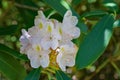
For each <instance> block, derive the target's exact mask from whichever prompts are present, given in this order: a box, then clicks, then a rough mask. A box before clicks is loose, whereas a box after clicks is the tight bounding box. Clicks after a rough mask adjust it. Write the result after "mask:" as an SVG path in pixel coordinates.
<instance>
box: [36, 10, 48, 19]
mask: <svg viewBox="0 0 120 80" xmlns="http://www.w3.org/2000/svg"><path fill="white" fill-rule="evenodd" d="M38 15H39V17H40V18H41V19H45V18H46V17H45V15H44V14H43V12H42V11H38Z"/></svg>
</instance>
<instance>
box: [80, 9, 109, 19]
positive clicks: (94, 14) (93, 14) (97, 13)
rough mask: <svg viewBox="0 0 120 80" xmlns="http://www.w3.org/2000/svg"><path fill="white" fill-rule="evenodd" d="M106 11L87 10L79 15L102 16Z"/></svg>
mask: <svg viewBox="0 0 120 80" xmlns="http://www.w3.org/2000/svg"><path fill="white" fill-rule="evenodd" d="M106 14H107V12H105V11H100V10H98V11H91V12H87V13H84V14H83V15H81V17H93V16H97V17H98V16H103V15H106Z"/></svg>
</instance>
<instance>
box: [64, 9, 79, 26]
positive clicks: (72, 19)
mask: <svg viewBox="0 0 120 80" xmlns="http://www.w3.org/2000/svg"><path fill="white" fill-rule="evenodd" d="M77 23H78V19H77V17H76V16H72V12H71V11H70V10H68V11H67V12H66V13H65V15H64V18H63V24H64V25H67V26H66V27H70V26H75V25H76V24H77Z"/></svg>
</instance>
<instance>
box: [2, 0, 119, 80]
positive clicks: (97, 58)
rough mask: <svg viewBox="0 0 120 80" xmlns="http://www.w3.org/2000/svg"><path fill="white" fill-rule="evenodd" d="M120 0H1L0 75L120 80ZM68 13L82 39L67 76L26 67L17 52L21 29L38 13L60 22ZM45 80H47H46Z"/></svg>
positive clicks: (30, 79) (32, 79) (13, 79)
mask: <svg viewBox="0 0 120 80" xmlns="http://www.w3.org/2000/svg"><path fill="white" fill-rule="evenodd" d="M119 7H120V1H119V0H0V73H1V75H2V76H0V79H1V78H4V79H5V80H7V79H8V80H48V79H49V80H55V79H57V80H71V79H73V80H77V79H78V80H93V79H95V80H98V79H106V80H115V79H120V68H119V67H120V9H119ZM68 9H70V10H71V11H72V13H73V15H74V16H76V17H77V18H78V20H79V21H78V24H77V27H78V28H80V30H81V35H80V37H79V38H78V39H75V40H73V42H74V43H75V44H76V45H77V46H78V47H79V50H78V53H77V55H76V65H75V67H73V68H68V69H67V72H62V71H61V70H55V71H54V69H53V70H51V69H49V68H48V69H46V70H45V69H43V68H37V69H32V68H31V67H30V66H29V60H28V59H27V57H26V56H25V55H24V54H21V53H20V52H19V51H20V50H19V49H20V43H19V37H20V35H21V29H22V28H25V29H28V28H30V27H32V26H33V25H34V18H35V16H36V15H37V11H38V10H42V11H43V12H44V14H45V15H46V17H48V16H49V17H50V18H55V19H57V20H59V21H62V18H63V16H64V14H65V12H66V11H67V10H68ZM46 76H47V77H46Z"/></svg>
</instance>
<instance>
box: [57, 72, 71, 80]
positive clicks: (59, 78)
mask: <svg viewBox="0 0 120 80" xmlns="http://www.w3.org/2000/svg"><path fill="white" fill-rule="evenodd" d="M56 79H57V80H72V79H71V78H70V77H68V76H67V75H66V74H65V73H64V72H62V71H60V70H58V71H56Z"/></svg>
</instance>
